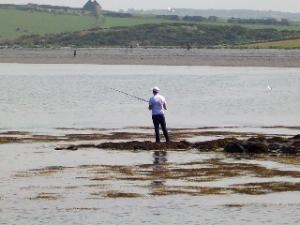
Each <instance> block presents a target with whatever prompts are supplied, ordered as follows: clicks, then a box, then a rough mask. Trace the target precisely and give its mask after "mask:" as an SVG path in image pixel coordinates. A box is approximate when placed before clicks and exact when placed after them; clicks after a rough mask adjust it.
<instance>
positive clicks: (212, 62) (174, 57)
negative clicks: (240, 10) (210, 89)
mask: <svg viewBox="0 0 300 225" xmlns="http://www.w3.org/2000/svg"><path fill="white" fill-rule="evenodd" d="M73 51H74V49H71V48H63V49H0V63H29V64H30V63H33V64H108V65H109V64H110V65H113V64H117V65H120V64H122V65H194V66H262V67H300V50H275V49H268V50H264V49H260V50H247V49H243V50H239V49H192V50H190V51H188V50H186V49H150V48H148V49H144V48H137V49H125V48H123V49H121V48H100V49H78V50H77V56H76V57H74V56H73Z"/></svg>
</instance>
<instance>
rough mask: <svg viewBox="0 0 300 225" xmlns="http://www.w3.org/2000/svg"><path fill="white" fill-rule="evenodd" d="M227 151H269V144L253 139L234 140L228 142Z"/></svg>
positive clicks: (255, 152) (252, 152)
mask: <svg viewBox="0 0 300 225" xmlns="http://www.w3.org/2000/svg"><path fill="white" fill-rule="evenodd" d="M224 151H225V152H229V153H250V154H258V153H267V152H268V151H269V149H268V146H267V145H266V144H265V143H264V142H257V141H253V140H250V141H249V140H248V141H238V140H236V141H233V142H231V143H228V144H227V145H226V146H225V148H224Z"/></svg>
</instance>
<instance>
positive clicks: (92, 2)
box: [82, 0, 102, 17]
mask: <svg viewBox="0 0 300 225" xmlns="http://www.w3.org/2000/svg"><path fill="white" fill-rule="evenodd" d="M82 9H83V10H85V11H89V12H90V13H92V14H93V15H95V16H96V17H99V16H100V15H101V14H102V7H101V5H100V4H99V3H98V2H97V1H96V0H89V1H88V2H87V3H85V5H84V6H83V8H82Z"/></svg>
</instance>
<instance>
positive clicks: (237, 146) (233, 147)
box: [224, 141, 246, 153]
mask: <svg viewBox="0 0 300 225" xmlns="http://www.w3.org/2000/svg"><path fill="white" fill-rule="evenodd" d="M224 151H225V152H229V153H243V152H246V149H245V148H244V146H243V144H242V143H240V142H239V141H235V142H232V143H229V144H227V145H226V146H225V148H224Z"/></svg>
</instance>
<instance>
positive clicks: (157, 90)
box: [152, 87, 160, 95]
mask: <svg viewBox="0 0 300 225" xmlns="http://www.w3.org/2000/svg"><path fill="white" fill-rule="evenodd" d="M159 91H160V89H159V88H158V87H154V88H152V92H153V94H154V95H156V94H157V93H159Z"/></svg>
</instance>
